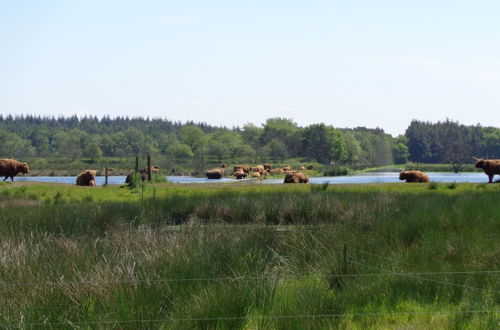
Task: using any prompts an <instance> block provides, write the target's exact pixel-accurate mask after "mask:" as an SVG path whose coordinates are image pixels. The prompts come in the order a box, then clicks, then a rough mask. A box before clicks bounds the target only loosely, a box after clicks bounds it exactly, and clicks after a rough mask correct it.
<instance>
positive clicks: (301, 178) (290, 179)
mask: <svg viewBox="0 0 500 330" xmlns="http://www.w3.org/2000/svg"><path fill="white" fill-rule="evenodd" d="M308 182H309V177H308V176H307V175H306V174H304V173H302V172H296V171H293V172H288V173H286V175H285V180H284V181H283V183H308Z"/></svg>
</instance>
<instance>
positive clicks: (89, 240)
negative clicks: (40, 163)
mask: <svg viewBox="0 0 500 330" xmlns="http://www.w3.org/2000/svg"><path fill="white" fill-rule="evenodd" d="M499 202H500V185H495V184H494V185H486V184H479V185H477V184H458V185H454V186H451V185H446V184H437V185H433V186H430V185H427V184H373V185H356V186H348V185H346V186H307V185H301V186H299V185H296V186H295V185H292V186H283V185H279V186H273V185H269V186H268V185H245V184H233V185H223V184H218V185H208V186H206V185H190V186H182V185H171V184H161V185H151V186H149V185H148V186H146V189H145V190H144V191H142V190H135V191H130V190H129V189H126V188H120V187H106V188H101V187H91V188H85V187H75V186H67V185H57V184H31V183H30V184H28V183H14V184H3V185H0V209H1V212H0V246H1V248H0V253H1V255H0V264H1V267H0V326H3V327H12V328H15V327H17V326H21V327H28V328H29V327H41V326H42V323H44V322H45V323H46V325H48V324H50V323H56V324H55V325H53V326H54V327H58V326H59V327H68V326H69V325H70V321H71V322H73V323H72V324H73V326H75V327H78V326H79V327H89V328H101V329H108V328H111V327H117V328H130V329H137V328H144V329H146V328H147V329H149V328H165V329H192V328H218V329H219V328H220V329H233V328H241V329H255V328H262V329H269V328H271V329H307V328H315V329H316V328H346V327H348V328H359V329H365V328H394V327H395V328H398V327H403V326H405V327H410V328H412V327H413V328H429V327H434V328H471V329H472V328H474V329H476V328H494V327H496V326H497V322H498V321H499V317H500V316H499V314H498V312H497V313H496V314H495V313H493V312H492V311H495V310H496V311H498V310H499V309H500V283H499V281H498V276H499V274H498V273H479V272H481V271H483V272H484V271H492V270H499V269H500V246H499V245H498V233H499V232H500V214H499V212H498V209H497V207H498V205H499ZM344 242H347V258H346V261H347V262H346V263H344V255H343V251H344V250H343V249H344ZM463 271H470V272H471V273H461V272H463ZM399 273H404V274H402V275H401V274H399ZM408 273H411V274H408ZM422 273H424V274H422ZM346 274H349V275H355V276H345V277H342V276H332V275H346ZM383 274H391V275H383ZM398 274H399V275H398ZM315 315H316V316H315ZM285 316H286V317H285ZM110 320H111V321H116V320H118V321H120V322H119V323H113V322H111V323H106V322H110ZM144 320H147V321H144ZM80 322H83V323H80ZM85 322H95V323H85Z"/></svg>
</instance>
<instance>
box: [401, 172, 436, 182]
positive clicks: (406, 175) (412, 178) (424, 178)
mask: <svg viewBox="0 0 500 330" xmlns="http://www.w3.org/2000/svg"><path fill="white" fill-rule="evenodd" d="M399 180H406V182H429V176H428V175H427V174H425V173H424V172H420V171H403V172H401V173H399Z"/></svg>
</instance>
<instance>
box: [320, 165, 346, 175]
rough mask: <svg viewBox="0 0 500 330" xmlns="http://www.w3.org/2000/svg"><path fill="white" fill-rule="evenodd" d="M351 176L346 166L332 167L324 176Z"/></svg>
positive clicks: (325, 171) (326, 170) (327, 169)
mask: <svg viewBox="0 0 500 330" xmlns="http://www.w3.org/2000/svg"><path fill="white" fill-rule="evenodd" d="M347 174H349V169H348V168H347V167H346V166H331V167H328V168H326V169H325V170H324V171H323V175H324V176H341V175H347Z"/></svg>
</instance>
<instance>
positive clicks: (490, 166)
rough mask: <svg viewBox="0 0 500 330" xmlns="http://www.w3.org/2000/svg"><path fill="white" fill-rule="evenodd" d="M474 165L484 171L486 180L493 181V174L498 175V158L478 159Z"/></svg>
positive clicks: (499, 166) (499, 162)
mask: <svg viewBox="0 0 500 330" xmlns="http://www.w3.org/2000/svg"><path fill="white" fill-rule="evenodd" d="M474 159H475V160H476V164H475V165H474V166H475V167H476V168H482V169H483V171H484V173H486V175H487V176H488V182H489V183H492V182H493V177H494V176H495V174H499V175H500V159H478V158H474Z"/></svg>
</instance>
